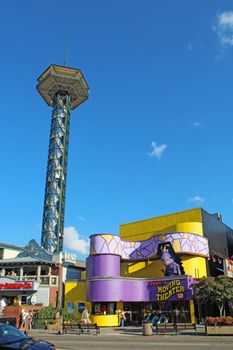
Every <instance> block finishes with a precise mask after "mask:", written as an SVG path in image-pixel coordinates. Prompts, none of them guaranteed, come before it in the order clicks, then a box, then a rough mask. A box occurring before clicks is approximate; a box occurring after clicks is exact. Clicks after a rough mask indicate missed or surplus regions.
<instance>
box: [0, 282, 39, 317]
mask: <svg viewBox="0 0 233 350" xmlns="http://www.w3.org/2000/svg"><path fill="white" fill-rule="evenodd" d="M37 289H38V286H37V283H36V282H35V281H17V280H16V279H15V278H12V277H0V300H3V302H2V303H1V304H2V309H1V310H0V311H1V313H2V314H3V312H4V306H13V305H23V304H26V303H27V302H28V300H29V299H31V298H32V296H33V295H34V293H36V292H37Z"/></svg>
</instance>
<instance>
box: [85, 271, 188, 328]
mask: <svg viewBox="0 0 233 350" xmlns="http://www.w3.org/2000/svg"><path fill="white" fill-rule="evenodd" d="M192 284H193V279H192V278H191V277H190V276H182V277H179V278H177V277H175V278H169V279H167V278H164V279H158V280H152V279H136V278H132V279H131V278H123V277H120V278H114V279H112V278H91V279H88V280H87V300H88V301H92V310H91V312H92V319H93V320H95V321H96V319H97V318H98V320H99V322H103V323H106V322H107V321H108V323H109V322H110V321H109V320H110V319H111V320H112V322H114V323H117V324H118V323H119V320H118V319H117V316H116V315H118V314H120V313H121V312H124V313H125V316H126V318H127V323H128V324H141V322H142V321H143V320H144V319H145V317H146V315H147V314H148V313H150V312H156V313H157V314H158V315H159V314H162V313H163V314H165V316H166V318H167V320H168V321H169V322H173V321H174V311H175V310H176V311H177V314H178V315H177V316H178V317H177V319H176V321H177V322H191V321H192V322H194V308H193V301H192V295H193V294H192ZM114 315H115V317H113V316H114ZM110 316H111V317H110ZM117 324H112V325H113V326H116V325H117Z"/></svg>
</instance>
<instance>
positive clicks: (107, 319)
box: [90, 315, 119, 327]
mask: <svg viewBox="0 0 233 350" xmlns="http://www.w3.org/2000/svg"><path fill="white" fill-rule="evenodd" d="M90 320H91V322H92V323H97V325H98V326H100V327H117V326H119V316H118V315H91V316H90Z"/></svg>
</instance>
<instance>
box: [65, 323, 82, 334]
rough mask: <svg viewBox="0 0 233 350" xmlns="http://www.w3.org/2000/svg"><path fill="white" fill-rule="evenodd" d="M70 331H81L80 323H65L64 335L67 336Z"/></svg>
mask: <svg viewBox="0 0 233 350" xmlns="http://www.w3.org/2000/svg"><path fill="white" fill-rule="evenodd" d="M69 329H71V330H75V331H77V330H78V329H79V323H64V324H63V333H64V334H67V331H68V330H69Z"/></svg>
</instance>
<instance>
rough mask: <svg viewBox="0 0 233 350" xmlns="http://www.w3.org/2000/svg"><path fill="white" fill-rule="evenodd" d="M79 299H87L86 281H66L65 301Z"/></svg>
mask: <svg viewBox="0 0 233 350" xmlns="http://www.w3.org/2000/svg"><path fill="white" fill-rule="evenodd" d="M77 300H84V301H85V300H86V282H85V281H82V282H80V281H79V282H73V281H70V282H66V283H65V302H68V301H74V302H76V301H77Z"/></svg>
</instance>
